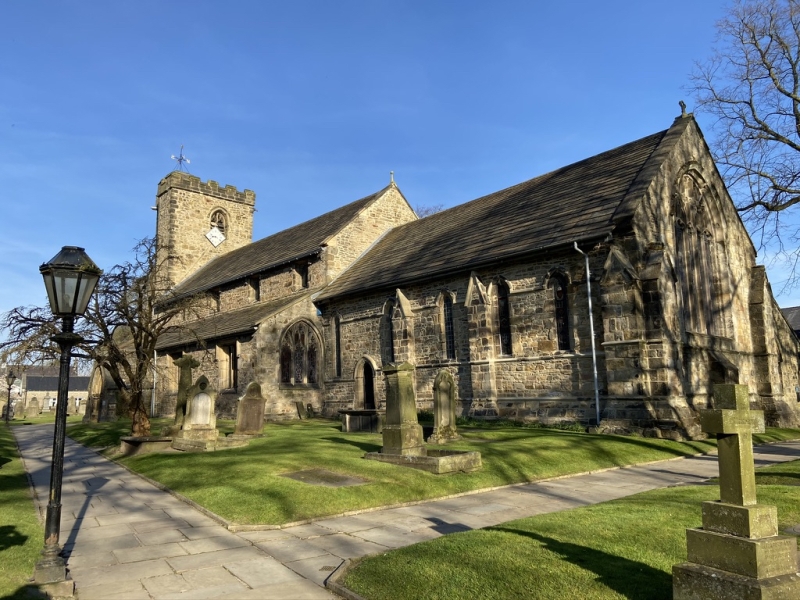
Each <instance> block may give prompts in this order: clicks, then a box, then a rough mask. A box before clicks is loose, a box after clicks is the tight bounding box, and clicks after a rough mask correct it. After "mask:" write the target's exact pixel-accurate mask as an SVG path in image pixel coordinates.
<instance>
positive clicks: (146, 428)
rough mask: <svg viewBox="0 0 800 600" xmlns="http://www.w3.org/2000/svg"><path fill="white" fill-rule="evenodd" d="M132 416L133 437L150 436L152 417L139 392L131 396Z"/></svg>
mask: <svg viewBox="0 0 800 600" xmlns="http://www.w3.org/2000/svg"><path fill="white" fill-rule="evenodd" d="M130 415H131V435H133V436H135V437H146V436H149V435H150V417H148V416H147V410H146V408H145V406H144V403H143V402H142V392H141V391H137V392H136V393H135V394H132V395H131V404H130Z"/></svg>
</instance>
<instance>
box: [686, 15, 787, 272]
mask: <svg viewBox="0 0 800 600" xmlns="http://www.w3.org/2000/svg"><path fill="white" fill-rule="evenodd" d="M717 34H718V35H717V40H716V43H715V46H714V51H713V54H712V57H711V58H710V59H709V60H708V61H707V62H705V63H698V64H697V66H696V69H695V71H694V73H693V74H692V75H691V82H692V83H691V89H692V91H693V93H694V96H695V99H696V101H697V108H698V111H700V112H703V111H705V112H707V113H709V114H711V115H712V116H714V117H716V119H717V120H716V123H715V124H714V126H713V127H712V132H713V135H712V139H711V142H710V143H711V146H712V148H711V149H712V152H713V154H714V158H715V160H716V161H717V164H718V165H719V166H720V168H721V170H722V172H723V176H724V177H725V179H726V183H727V185H728V189H729V191H730V192H731V195H732V197H733V198H734V201H735V202H736V204H737V208H738V210H739V211H740V213H741V214H742V216H743V218H744V220H745V222H746V223H747V224H748V226H749V228H750V230H751V232H752V233H753V237H754V240H755V242H756V243H757V244H759V245H760V246H761V248H762V249H767V250H768V251H769V252H770V253H776V254H777V256H779V257H780V258H781V259H784V260H786V261H788V262H789V265H788V266H789V267H790V269H789V271H790V272H791V273H792V275H790V277H789V279H788V281H787V282H786V285H785V287H794V286H797V285H798V284H800V276H799V275H798V274H797V273H796V269H795V267H796V266H797V263H798V260H800V249H799V248H798V245H800V233H799V232H798V227H797V222H798V219H800V214H796V213H798V211H799V209H800V207H795V205H796V204H798V203H800V0H754V1H749V2H748V1H742V0H737V1H736V2H734V4H732V5H731V7H730V9H729V11H728V13H727V15H726V16H725V18H723V19H722V20H721V21H719V23H717Z"/></svg>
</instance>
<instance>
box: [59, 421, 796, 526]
mask: <svg viewBox="0 0 800 600" xmlns="http://www.w3.org/2000/svg"><path fill="white" fill-rule="evenodd" d="M128 426H129V424H126V423H125V422H118V423H100V424H75V425H71V426H70V427H69V429H68V434H69V435H70V437H72V438H73V439H75V440H77V441H79V442H82V443H84V444H86V445H92V446H110V447H112V448H113V447H115V446H116V440H118V438H119V436H120V435H126V434H127V431H128V429H127V427H128ZM218 427H219V428H220V430H222V431H223V432H226V431H231V430H232V429H233V423H232V422H225V421H220V422H218ZM159 429H160V423H154V425H153V432H157V431H158V430H159ZM459 432H460V433H461V434H462V435H463V436H464V439H463V440H462V441H460V442H458V443H454V444H448V446H447V448H448V449H457V450H477V451H479V452H480V453H481V455H482V461H483V468H482V469H481V470H480V471H477V472H473V473H454V474H450V475H433V474H430V473H427V472H424V471H420V470H417V469H411V468H405V467H398V466H395V465H390V464H385V463H381V462H377V461H367V460H364V459H363V458H362V457H363V455H364V453H365V452H374V451H378V450H379V449H380V447H381V443H382V442H381V436H380V435H378V434H363V433H359V434H353V433H342V432H341V431H340V424H339V422H337V421H328V420H322V419H312V420H308V421H285V422H281V423H268V424H267V425H265V427H264V437H263V438H256V439H253V440H251V442H250V445H249V446H247V447H244V448H234V449H228V450H222V451H217V452H206V453H181V452H169V453H163V454H148V455H142V456H133V457H128V458H118V460H119V461H120V462H121V463H122V464H124V465H126V466H127V467H129V468H130V469H132V470H134V471H136V472H138V473H141V474H143V475H145V476H147V477H149V478H151V479H154V480H155V481H158V482H160V483H161V484H163V485H165V486H166V487H168V488H169V489H171V490H173V491H175V492H177V493H179V494H181V495H183V496H185V497H187V498H189V499H191V500H193V501H194V502H196V503H198V504H199V505H201V506H203V507H205V508H207V509H208V510H210V511H212V512H214V513H216V514H218V515H220V516H221V517H223V518H224V519H226V520H228V521H229V522H231V523H235V524H242V525H248V524H264V525H281V524H286V523H291V522H297V521H303V520H307V519H313V518H317V517H324V516H331V515H338V514H342V513H346V512H349V511H358V510H363V509H368V508H374V507H379V506H388V505H396V504H400V503H406V502H414V501H419V500H425V499H431V498H441V497H443V496H448V495H451V494H459V493H463V492H468V491H472V490H479V489H486V488H491V487H496V486H503V485H508V484H512V483H521V482H527V481H536V480H541V479H546V478H550V477H557V476H559V475H566V474H571V473H581V472H586V471H593V470H598V469H606V468H610V467H620V466H625V465H631V464H637V463H645V462H651V461H656V460H663V459H668V458H675V457H679V456H687V455H691V454H698V453H702V452H707V451H709V450H711V449H713V448H714V446H715V442H714V441H710V440H709V441H689V442H673V441H669V440H658V439H650V438H636V437H623V436H609V435H590V434H585V433H577V432H569V431H559V430H551V429H533V428H521V427H510V426H509V427H491V428H485V429H484V428H476V427H470V428H466V427H462V428H460V429H459ZM754 437H755V438H756V441H757V442H764V441H778V440H783V439H797V438H800V431H798V430H779V429H769V430H767V433H766V434H761V435H758V436H754ZM308 469H327V470H329V471H333V472H335V473H338V474H341V475H346V476H349V477H358V478H361V479H364V480H365V483H364V484H362V485H355V486H349V487H326V486H318V485H309V484H306V483H302V482H299V481H295V480H294V479H290V478H287V477H283V476H282V475H284V474H287V473H293V472H297V471H304V470H308Z"/></svg>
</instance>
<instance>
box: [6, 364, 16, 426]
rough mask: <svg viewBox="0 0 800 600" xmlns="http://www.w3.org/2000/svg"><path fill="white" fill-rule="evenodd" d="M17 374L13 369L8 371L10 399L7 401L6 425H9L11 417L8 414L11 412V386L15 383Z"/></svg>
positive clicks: (7, 380)
mask: <svg viewBox="0 0 800 600" xmlns="http://www.w3.org/2000/svg"><path fill="white" fill-rule="evenodd" d="M16 379H17V376H16V375H14V372H13V371H9V372H8V373H6V383H7V384H8V401H7V402H6V425H8V419H9V418H10V417H9V416H8V415H9V413H10V412H11V387H12V386H13V385H14V381H16Z"/></svg>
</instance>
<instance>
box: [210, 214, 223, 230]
mask: <svg viewBox="0 0 800 600" xmlns="http://www.w3.org/2000/svg"><path fill="white" fill-rule="evenodd" d="M225 226H226V223H225V213H224V212H222V211H221V210H215V211H214V212H213V213H211V227H216V228H217V229H219V231H220V233H225Z"/></svg>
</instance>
